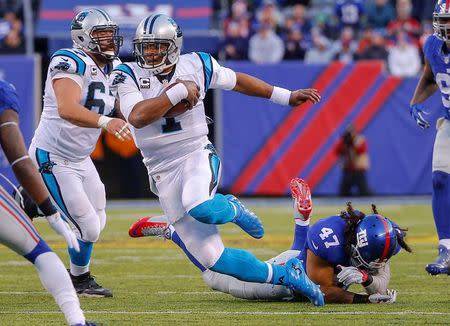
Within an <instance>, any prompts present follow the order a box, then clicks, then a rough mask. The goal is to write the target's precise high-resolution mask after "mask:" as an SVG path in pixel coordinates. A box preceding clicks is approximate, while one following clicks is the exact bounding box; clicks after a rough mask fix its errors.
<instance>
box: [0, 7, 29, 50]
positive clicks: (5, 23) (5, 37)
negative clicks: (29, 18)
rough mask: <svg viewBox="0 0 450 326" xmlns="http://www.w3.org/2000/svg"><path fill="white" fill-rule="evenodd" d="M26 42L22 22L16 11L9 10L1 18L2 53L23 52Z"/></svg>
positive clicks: (0, 41) (0, 40) (0, 37)
mask: <svg viewBox="0 0 450 326" xmlns="http://www.w3.org/2000/svg"><path fill="white" fill-rule="evenodd" d="M23 52H25V44H24V39H23V33H22V22H21V21H20V19H19V18H18V17H17V15H16V13H14V12H12V11H9V12H8V11H7V12H5V13H3V15H2V17H1V18H0V53H3V54H10V53H23Z"/></svg>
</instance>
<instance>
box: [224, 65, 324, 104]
mask: <svg viewBox="0 0 450 326" xmlns="http://www.w3.org/2000/svg"><path fill="white" fill-rule="evenodd" d="M233 90H234V91H236V92H239V93H242V94H245V95H250V96H256V97H262V98H267V99H270V100H271V101H272V102H275V103H277V104H281V105H290V106H298V105H301V104H303V103H305V102H306V101H311V102H312V103H318V102H319V101H320V94H319V92H318V90H317V89H313V88H307V89H298V90H295V91H292V92H291V91H289V90H287V89H284V88H280V87H276V86H272V85H269V84H268V83H266V82H265V81H262V80H261V79H258V78H256V77H253V76H250V75H247V74H244V73H241V72H237V73H236V86H235V87H234V88H233Z"/></svg>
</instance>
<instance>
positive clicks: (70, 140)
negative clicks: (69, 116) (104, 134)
mask: <svg viewBox="0 0 450 326" xmlns="http://www.w3.org/2000/svg"><path fill="white" fill-rule="evenodd" d="M116 61H117V62H116ZM116 61H115V62H114V65H117V64H119V63H120V62H119V60H116ZM108 69H109V70H112V67H111V65H109V66H107V67H106V68H105V71H104V70H103V69H101V68H100V67H98V66H97V64H96V63H95V62H94V60H93V59H92V58H91V57H90V56H89V55H87V54H86V53H85V52H84V51H82V50H79V49H61V50H58V51H56V52H55V53H54V54H53V56H52V58H51V61H50V65H49V68H48V71H47V79H46V81H45V94H44V110H43V112H42V116H41V120H40V122H39V126H38V128H37V129H36V131H35V134H34V137H33V140H32V145H34V146H35V147H37V148H40V149H43V150H45V151H48V152H50V153H53V154H57V155H60V156H62V157H64V158H67V159H68V160H70V161H75V162H78V161H81V160H83V159H85V158H86V157H88V156H89V155H90V154H91V153H92V151H93V150H94V147H95V144H96V142H97V140H98V137H99V136H100V132H101V130H100V129H98V128H84V127H79V126H76V125H74V124H72V123H70V122H69V121H67V120H64V119H62V118H61V117H60V116H59V113H58V104H57V101H56V96H55V92H54V90H53V80H55V79H59V78H70V79H72V80H73V81H75V82H76V83H77V84H78V85H79V86H80V88H81V97H80V105H82V106H84V107H85V108H87V109H89V110H91V111H94V112H96V113H99V114H102V115H112V113H113V110H114V102H115V97H114V96H113V94H112V93H111V92H110V90H109V81H108V78H109V71H108Z"/></svg>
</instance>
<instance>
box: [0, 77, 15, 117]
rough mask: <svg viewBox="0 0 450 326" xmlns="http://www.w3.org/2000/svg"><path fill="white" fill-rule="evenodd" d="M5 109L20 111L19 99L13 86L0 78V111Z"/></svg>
mask: <svg viewBox="0 0 450 326" xmlns="http://www.w3.org/2000/svg"><path fill="white" fill-rule="evenodd" d="M6 109H12V110H14V111H16V112H17V113H20V106H19V99H18V97H17V93H16V89H15V88H14V86H13V85H12V84H10V83H8V82H5V81H2V80H0V112H3V111H4V110H6Z"/></svg>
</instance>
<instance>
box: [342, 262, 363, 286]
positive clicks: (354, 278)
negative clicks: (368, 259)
mask: <svg viewBox="0 0 450 326" xmlns="http://www.w3.org/2000/svg"><path fill="white" fill-rule="evenodd" d="M338 267H339V268H341V271H340V272H339V274H337V278H338V281H339V283H342V284H344V286H345V287H346V288H348V287H349V286H350V285H352V284H355V283H358V284H361V283H364V282H366V281H367V280H368V279H369V277H370V275H369V273H367V272H366V271H363V270H360V269H359V268H356V267H354V266H348V267H344V266H341V265H339V266H338Z"/></svg>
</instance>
